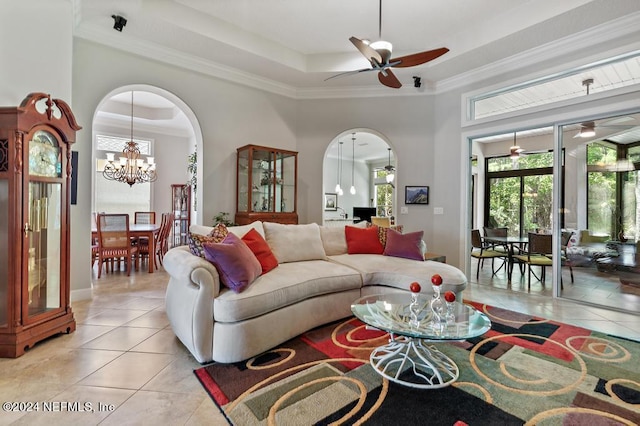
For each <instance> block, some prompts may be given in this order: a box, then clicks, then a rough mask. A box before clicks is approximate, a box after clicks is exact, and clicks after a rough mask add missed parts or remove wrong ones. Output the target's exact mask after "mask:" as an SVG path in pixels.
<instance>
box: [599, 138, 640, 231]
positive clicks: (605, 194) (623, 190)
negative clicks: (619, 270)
mask: <svg viewBox="0 0 640 426" xmlns="http://www.w3.org/2000/svg"><path fill="white" fill-rule="evenodd" d="M639 155H640V146H638V145H635V144H634V145H624V144H616V143H612V142H606V141H600V142H596V143H591V144H589V145H587V200H588V207H587V225H588V228H589V230H590V231H591V232H592V233H594V234H599V235H607V236H609V237H610V238H612V239H615V238H616V237H617V236H618V234H619V233H620V231H622V232H623V234H624V235H625V236H627V237H632V238H635V237H636V235H637V220H636V217H637V215H638V212H637V210H638V203H637V196H636V194H637V192H638V190H639V189H640V182H638V171H637V170H636V169H637V168H638V166H637V165H638V163H637V162H638V160H639V159H640V158H639Z"/></svg>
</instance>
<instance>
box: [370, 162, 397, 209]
mask: <svg viewBox="0 0 640 426" xmlns="http://www.w3.org/2000/svg"><path fill="white" fill-rule="evenodd" d="M387 173H388V172H387V171H386V170H385V169H375V170H374V171H373V182H374V187H375V193H374V197H375V198H374V199H375V207H376V215H377V216H388V217H391V216H393V189H394V188H393V184H390V183H387V180H386V176H387Z"/></svg>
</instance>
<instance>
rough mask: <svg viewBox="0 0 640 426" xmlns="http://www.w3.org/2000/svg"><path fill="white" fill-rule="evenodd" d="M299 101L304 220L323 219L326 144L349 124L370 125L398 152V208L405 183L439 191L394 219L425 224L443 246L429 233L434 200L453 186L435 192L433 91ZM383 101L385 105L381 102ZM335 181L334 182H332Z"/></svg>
mask: <svg viewBox="0 0 640 426" xmlns="http://www.w3.org/2000/svg"><path fill="white" fill-rule="evenodd" d="M298 104H299V114H298V123H299V124H298V128H297V129H298V151H299V152H300V157H299V160H298V161H299V164H300V170H303V171H304V173H303V174H301V175H300V178H299V183H298V184H299V190H298V194H299V201H298V206H299V210H300V220H301V222H318V223H321V220H322V215H323V211H322V209H321V208H319V207H321V205H322V204H321V201H319V200H321V199H322V198H321V197H322V194H323V189H324V188H323V181H322V179H321V176H322V173H323V168H322V161H321V159H322V158H324V154H325V150H326V148H327V146H328V145H329V144H330V143H331V141H332V140H333V138H334V137H335V135H337V134H340V133H342V132H344V131H346V130H347V129H353V128H367V129H371V130H373V131H376V132H379V133H380V134H382V135H384V138H385V140H387V141H389V144H390V145H391V148H392V149H393V152H394V153H395V154H396V167H397V173H396V189H397V192H398V193H399V195H398V196H397V200H396V211H397V212H399V210H400V207H401V206H403V205H404V186H405V185H431V191H432V196H433V197H435V199H434V198H433V197H432V200H433V201H432V202H431V203H432V204H431V205H429V206H409V207H408V208H409V213H408V214H406V215H401V214H397V215H396V223H398V224H402V225H404V229H405V230H411V231H419V230H424V231H425V238H426V239H427V243H428V245H429V247H430V248H432V247H433V248H434V249H437V248H438V247H439V246H441V245H440V244H439V242H435V241H433V240H432V239H431V234H432V220H433V216H432V211H433V209H432V208H431V206H432V205H433V203H434V202H438V201H439V199H440V197H443V196H444V197H446V196H447V195H446V192H449V191H450V190H449V189H445V188H442V189H441V191H439V192H436V190H437V189H436V188H434V187H433V186H432V182H433V172H432V171H433V163H434V155H433V152H434V144H435V141H434V139H433V125H432V123H433V120H432V115H433V98H432V97H429V96H415V97H403V98H398V97H389V98H374V99H371V98H368V99H324V100H305V101H299V102H298ZM381 104H383V105H384V108H380V105H381ZM389 111H393V113H390V112H389ZM458 124H459V123H458ZM334 186H335V182H333V184H332V185H330V186H329V188H330V189H333V187H334ZM347 190H348V187H347ZM330 192H333V191H330ZM400 194H401V195H400ZM365 205H368V204H365ZM456 226H457V225H456ZM430 241H431V242H430ZM442 247H443V248H444V246H443V245H442Z"/></svg>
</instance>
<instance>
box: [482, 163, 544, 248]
mask: <svg viewBox="0 0 640 426" xmlns="http://www.w3.org/2000/svg"><path fill="white" fill-rule="evenodd" d="M486 168H487V170H488V173H487V182H486V188H487V198H486V200H485V213H486V214H485V217H486V218H487V219H486V226H488V227H492V228H497V227H507V228H508V234H509V235H510V236H525V235H526V233H527V232H529V231H537V230H545V231H550V230H551V217H552V214H551V206H552V200H553V153H552V152H550V151H549V152H539V153H529V154H527V155H522V156H521V157H520V158H519V159H518V160H512V159H511V158H509V157H508V156H505V157H493V158H487V159H486Z"/></svg>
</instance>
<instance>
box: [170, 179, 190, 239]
mask: <svg viewBox="0 0 640 426" xmlns="http://www.w3.org/2000/svg"><path fill="white" fill-rule="evenodd" d="M171 206H172V207H171V208H172V210H173V215H174V218H173V226H172V227H171V246H172V247H177V246H183V245H186V244H189V225H191V186H189V185H184V184H175V185H171Z"/></svg>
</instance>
